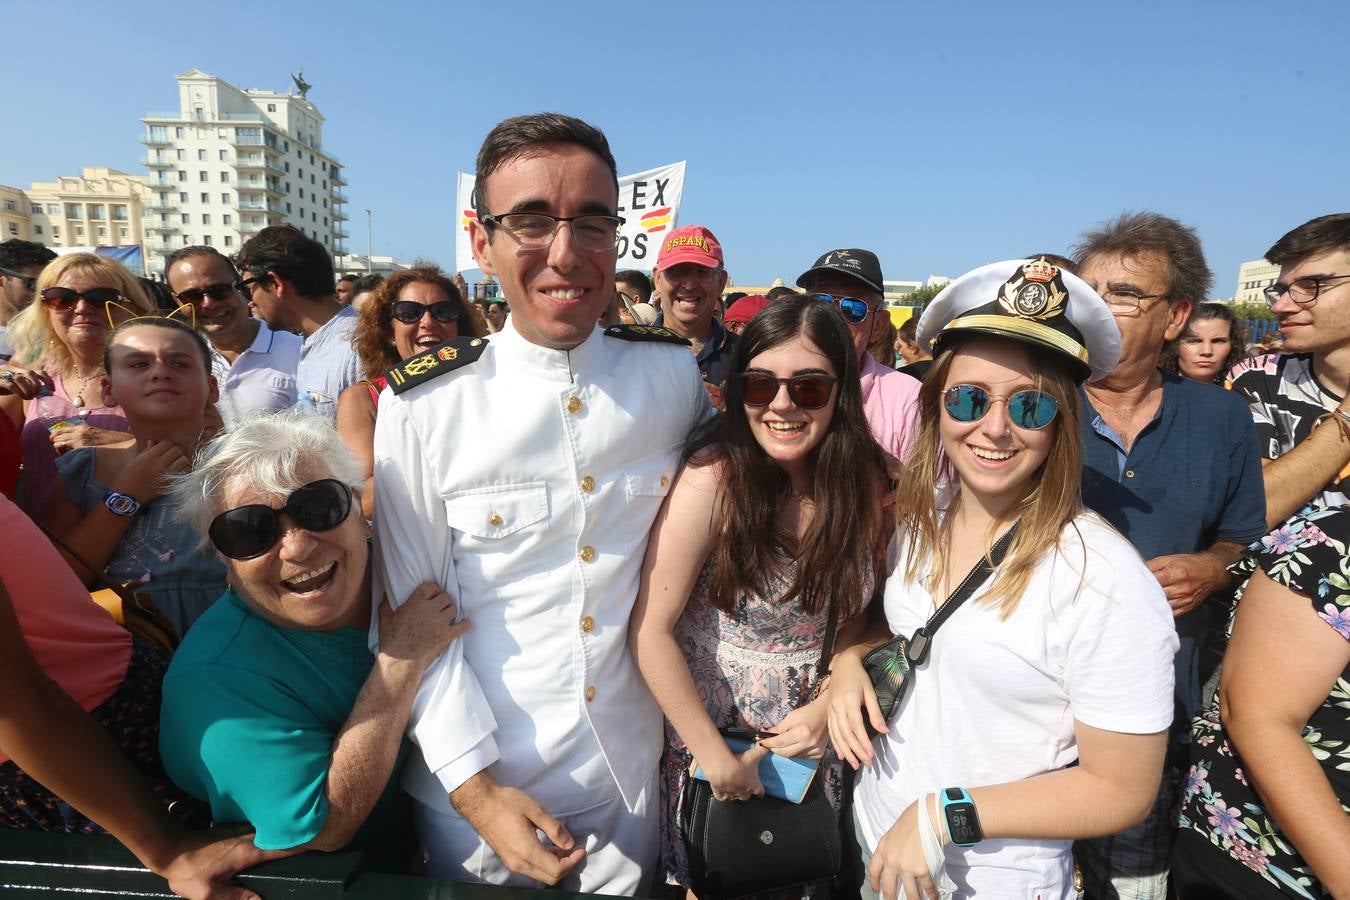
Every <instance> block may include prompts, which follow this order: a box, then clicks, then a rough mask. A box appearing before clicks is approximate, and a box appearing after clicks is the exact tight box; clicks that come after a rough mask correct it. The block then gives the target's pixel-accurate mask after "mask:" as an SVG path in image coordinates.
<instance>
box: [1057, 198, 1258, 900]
mask: <svg viewBox="0 0 1350 900" xmlns="http://www.w3.org/2000/svg"><path fill="white" fill-rule="evenodd" d="M1075 262H1076V263H1077V266H1078V274H1079V275H1080V277H1082V279H1083V280H1084V281H1086V282H1087V283H1088V284H1090V285H1091V286H1092V288H1093V289H1094V290H1096V291H1097V293H1099V294H1101V295H1102V297H1103V298H1105V300H1106V302H1107V305H1108V306H1109V307H1110V308H1111V312H1112V314H1113V315H1114V316H1115V320H1116V325H1117V326H1118V327H1119V328H1120V336H1121V345H1120V361H1119V362H1118V363H1117V364H1116V367H1115V368H1114V369H1113V370H1112V371H1111V374H1110V375H1108V376H1106V377H1105V378H1103V379H1101V380H1099V381H1096V382H1093V383H1092V384H1088V385H1085V386H1084V388H1083V399H1084V401H1085V402H1084V405H1083V418H1082V435H1083V503H1084V505H1086V506H1087V507H1088V508H1089V509H1092V510H1094V511H1095V512H1097V513H1099V514H1100V515H1101V516H1103V517H1104V518H1105V519H1106V520H1107V521H1109V522H1110V523H1111V524H1112V525H1114V526H1115V527H1116V528H1117V529H1118V530H1119V531H1120V532H1121V533H1122V534H1124V535H1125V536H1126V537H1127V538H1129V540H1130V542H1131V543H1133V544H1134V546H1135V549H1137V550H1138V551H1139V552H1140V554H1141V555H1142V556H1143V557H1144V559H1145V560H1147V561H1148V567H1149V569H1150V570H1151V571H1152V572H1153V574H1154V575H1155V576H1156V577H1157V579H1158V582H1159V584H1161V585H1162V588H1163V593H1164V594H1165V595H1166V596H1167V600H1168V603H1169V604H1171V607H1172V613H1173V615H1174V616H1175V618H1176V625H1177V633H1178V637H1179V638H1180V642H1181V647H1180V650H1179V651H1178V652H1177V656H1176V659H1175V667H1176V696H1175V700H1176V718H1175V719H1174V721H1173V733H1172V741H1171V747H1170V751H1171V753H1172V759H1171V760H1170V762H1171V765H1170V766H1169V767H1167V769H1166V770H1165V772H1164V776H1163V784H1162V788H1161V790H1160V792H1159V796H1158V801H1157V803H1156V804H1155V806H1154V809H1153V810H1152V812H1151V813H1150V815H1149V818H1148V819H1147V820H1146V821H1145V822H1144V823H1143V824H1142V825H1140V826H1137V827H1135V828H1132V829H1129V830H1128V831H1125V832H1122V833H1121V834H1118V835H1112V836H1110V837H1105V838H1098V839H1095V840H1090V841H1079V842H1078V845H1077V855H1078V859H1079V864H1080V866H1081V868H1082V870H1083V875H1084V879H1085V882H1086V887H1087V890H1088V893H1089V894H1090V895H1092V896H1094V897H1103V898H1116V897H1120V898H1131V900H1133V898H1144V900H1149V898H1156V900H1163V898H1164V897H1165V896H1166V890H1167V859H1168V855H1169V853H1170V850H1171V843H1172V834H1173V830H1172V827H1171V825H1170V822H1169V821H1168V816H1169V812H1170V809H1171V806H1172V801H1173V800H1174V799H1175V796H1174V793H1175V786H1176V780H1177V778H1178V776H1179V771H1178V768H1179V765H1180V762H1181V757H1182V754H1184V750H1185V741H1186V740H1187V734H1188V729H1189V726H1190V721H1191V718H1192V717H1193V716H1194V715H1195V713H1196V712H1197V711H1198V710H1199V708H1200V699H1201V696H1200V695H1201V689H1202V687H1203V685H1204V682H1205V679H1204V676H1203V675H1202V674H1201V673H1200V671H1199V666H1200V662H1199V661H1200V653H1199V651H1200V647H1201V644H1202V643H1203V642H1204V640H1205V639H1206V638H1207V637H1208V636H1210V635H1211V634H1212V633H1213V632H1214V631H1215V630H1216V629H1217V628H1219V627H1221V625H1222V619H1223V612H1222V610H1220V609H1219V608H1218V607H1217V606H1216V605H1215V604H1204V603H1203V602H1202V601H1204V600H1205V598H1207V597H1209V596H1210V595H1211V594H1214V593H1216V592H1218V591H1221V590H1223V589H1225V588H1227V587H1229V586H1230V577H1229V575H1228V566H1229V564H1231V563H1233V562H1236V561H1237V560H1238V558H1239V557H1240V556H1241V555H1242V551H1243V548H1244V547H1246V545H1247V544H1249V543H1251V542H1252V541H1254V540H1256V539H1258V538H1260V537H1261V535H1262V534H1264V533H1265V495H1264V493H1263V490H1262V483H1261V465H1260V456H1259V453H1258V446H1257V439H1256V429H1255V427H1254V426H1253V424H1252V421H1251V416H1250V415H1249V414H1248V412H1247V408H1246V404H1245V403H1243V401H1242V399H1241V398H1240V397H1237V396H1235V395H1233V394H1231V393H1229V392H1228V391H1225V390H1223V389H1222V388H1219V387H1216V386H1214V385H1210V384H1201V383H1200V382H1197V381H1192V380H1190V379H1187V378H1183V377H1181V376H1178V375H1171V374H1167V373H1164V372H1163V371H1162V370H1161V369H1159V368H1158V360H1159V357H1160V356H1161V354H1162V350H1163V346H1164V345H1165V344H1166V343H1167V342H1168V341H1170V340H1173V339H1175V338H1176V337H1177V335H1179V334H1180V333H1181V330H1182V329H1183V328H1184V327H1185V325H1186V319H1187V318H1188V317H1189V315H1190V312H1191V308H1192V306H1193V305H1194V304H1195V303H1197V302H1199V301H1202V300H1203V299H1204V298H1205V295H1206V293H1207V292H1208V291H1209V286H1210V281H1211V278H1212V276H1211V274H1210V270H1209V266H1208V265H1206V263H1205V257H1204V252H1203V250H1202V249H1201V246H1200V239H1199V237H1198V236H1197V235H1196V233H1195V231H1194V230H1193V229H1191V228H1187V227H1186V226H1184V225H1182V224H1181V223H1180V222H1177V221H1176V220H1175V219H1170V218H1167V217H1166V216H1161V215H1158V214H1156V213H1128V214H1125V215H1122V216H1120V217H1119V218H1117V219H1115V220H1114V221H1112V222H1109V223H1107V224H1106V225H1104V226H1102V227H1100V228H1098V229H1095V230H1092V231H1089V232H1087V233H1086V234H1084V236H1083V242H1082V244H1080V245H1079V247H1078V248H1077V257H1076V260H1075ZM1122 639H1128V638H1126V637H1125V636H1122Z"/></svg>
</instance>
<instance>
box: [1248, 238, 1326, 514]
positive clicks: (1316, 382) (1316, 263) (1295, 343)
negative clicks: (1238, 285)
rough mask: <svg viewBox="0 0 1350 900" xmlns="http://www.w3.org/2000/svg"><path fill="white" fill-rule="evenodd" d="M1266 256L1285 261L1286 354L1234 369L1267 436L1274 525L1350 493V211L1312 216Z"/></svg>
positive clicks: (1275, 290)
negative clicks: (1304, 510)
mask: <svg viewBox="0 0 1350 900" xmlns="http://www.w3.org/2000/svg"><path fill="white" fill-rule="evenodd" d="M1266 259H1268V260H1270V261H1271V262H1273V263H1275V264H1276V265H1278V266H1279V267H1280V278H1279V280H1278V281H1277V282H1276V283H1275V284H1273V285H1271V286H1270V287H1268V288H1266V299H1267V300H1268V301H1270V308H1271V311H1272V312H1273V313H1275V315H1276V317H1278V319H1279V323H1280V333H1281V334H1282V335H1284V348H1283V352H1281V353H1278V354H1271V355H1269V356H1259V357H1256V358H1255V359H1250V360H1247V361H1246V362H1243V363H1239V364H1238V365H1237V366H1235V367H1234V369H1233V372H1232V375H1231V376H1230V377H1231V378H1232V387H1233V390H1235V391H1237V392H1239V393H1240V394H1242V395H1243V396H1244V397H1246V398H1247V401H1248V402H1249V403H1250V404H1251V413H1252V418H1253V419H1254V420H1255V421H1256V430H1257V432H1258V433H1259V434H1260V437H1261V455H1262V457H1263V458H1262V474H1263V475H1264V476H1265V487H1266V525H1267V527H1269V528H1272V529H1273V528H1276V527H1278V526H1279V525H1280V523H1282V522H1283V521H1284V520H1285V519H1287V518H1289V516H1291V515H1292V514H1293V513H1295V512H1299V511H1300V510H1301V509H1302V508H1303V507H1304V506H1310V507H1311V508H1313V509H1332V508H1335V507H1338V506H1345V505H1346V502H1347V500H1348V499H1350V213H1336V214H1333V215H1329V216H1320V217H1318V218H1316V219H1312V220H1311V221H1308V222H1304V223H1303V224H1302V225H1300V226H1298V227H1297V228H1295V229H1294V230H1293V231H1291V232H1289V233H1288V234H1286V235H1285V236H1284V237H1282V238H1280V239H1279V240H1278V241H1276V242H1275V246H1273V247H1271V248H1270V249H1269V250H1267V251H1266Z"/></svg>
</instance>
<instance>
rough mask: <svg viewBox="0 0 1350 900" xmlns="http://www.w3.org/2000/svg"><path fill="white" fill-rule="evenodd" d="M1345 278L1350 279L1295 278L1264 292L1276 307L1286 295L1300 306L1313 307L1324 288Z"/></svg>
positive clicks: (1316, 276)
mask: <svg viewBox="0 0 1350 900" xmlns="http://www.w3.org/2000/svg"><path fill="white" fill-rule="evenodd" d="M1344 278H1350V275H1305V276H1304V277H1302V278H1295V279H1294V280H1293V281H1291V282H1289V283H1288V284H1281V283H1280V282H1278V281H1277V282H1275V283H1274V284H1272V285H1271V286H1270V287H1268V288H1266V289H1265V290H1264V291H1262V293H1263V294H1265V295H1266V301H1267V302H1268V303H1270V305H1271V306H1274V305H1275V304H1276V303H1279V302H1280V298H1281V297H1282V296H1284V295H1285V294H1288V295H1289V299H1290V300H1293V301H1294V302H1295V303H1297V304H1298V305H1299V306H1311V305H1312V303H1313V301H1314V300H1316V299H1317V295H1318V294H1320V293H1322V286H1323V285H1324V284H1327V283H1329V282H1332V281H1340V280H1342V279H1344Z"/></svg>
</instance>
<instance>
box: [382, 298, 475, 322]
mask: <svg viewBox="0 0 1350 900" xmlns="http://www.w3.org/2000/svg"><path fill="white" fill-rule="evenodd" d="M427 313H431V317H432V318H433V319H435V320H436V321H437V322H453V321H455V320H456V319H458V318H459V304H458V303H456V302H455V301H453V300H440V301H437V302H436V303H418V302H417V301H416V300H395V301H394V302H393V303H390V304H389V315H391V316H393V317H394V318H395V319H398V320H399V321H400V322H402V323H403V324H404V325H416V324H417V323H418V322H420V321H422V316H424V315H426V314H427Z"/></svg>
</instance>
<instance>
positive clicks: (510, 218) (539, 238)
mask: <svg viewBox="0 0 1350 900" xmlns="http://www.w3.org/2000/svg"><path fill="white" fill-rule="evenodd" d="M481 221H482V222H483V224H484V225H487V226H489V227H493V226H495V227H499V228H501V229H502V231H505V232H506V233H507V234H509V235H511V239H512V240H513V241H515V242H516V243H517V244H519V245H520V247H521V249H522V250H543V249H544V248H545V247H547V246H549V245H550V244H552V243H553V238H554V237H556V236H557V234H558V226H559V225H560V224H562V223H563V222H566V223H568V225H569V226H570V227H571V229H572V241H573V242H574V243H575V244H576V245H577V246H578V247H579V248H581V249H582V250H594V251H597V252H599V251H607V250H613V249H614V248H615V247H617V246H619V228H620V227H621V226H622V225H623V219H622V218H620V217H619V216H601V215H585V216H550V215H545V214H544V213H505V214H503V215H500V216H493V215H487V216H483V218H482V220H481Z"/></svg>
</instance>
